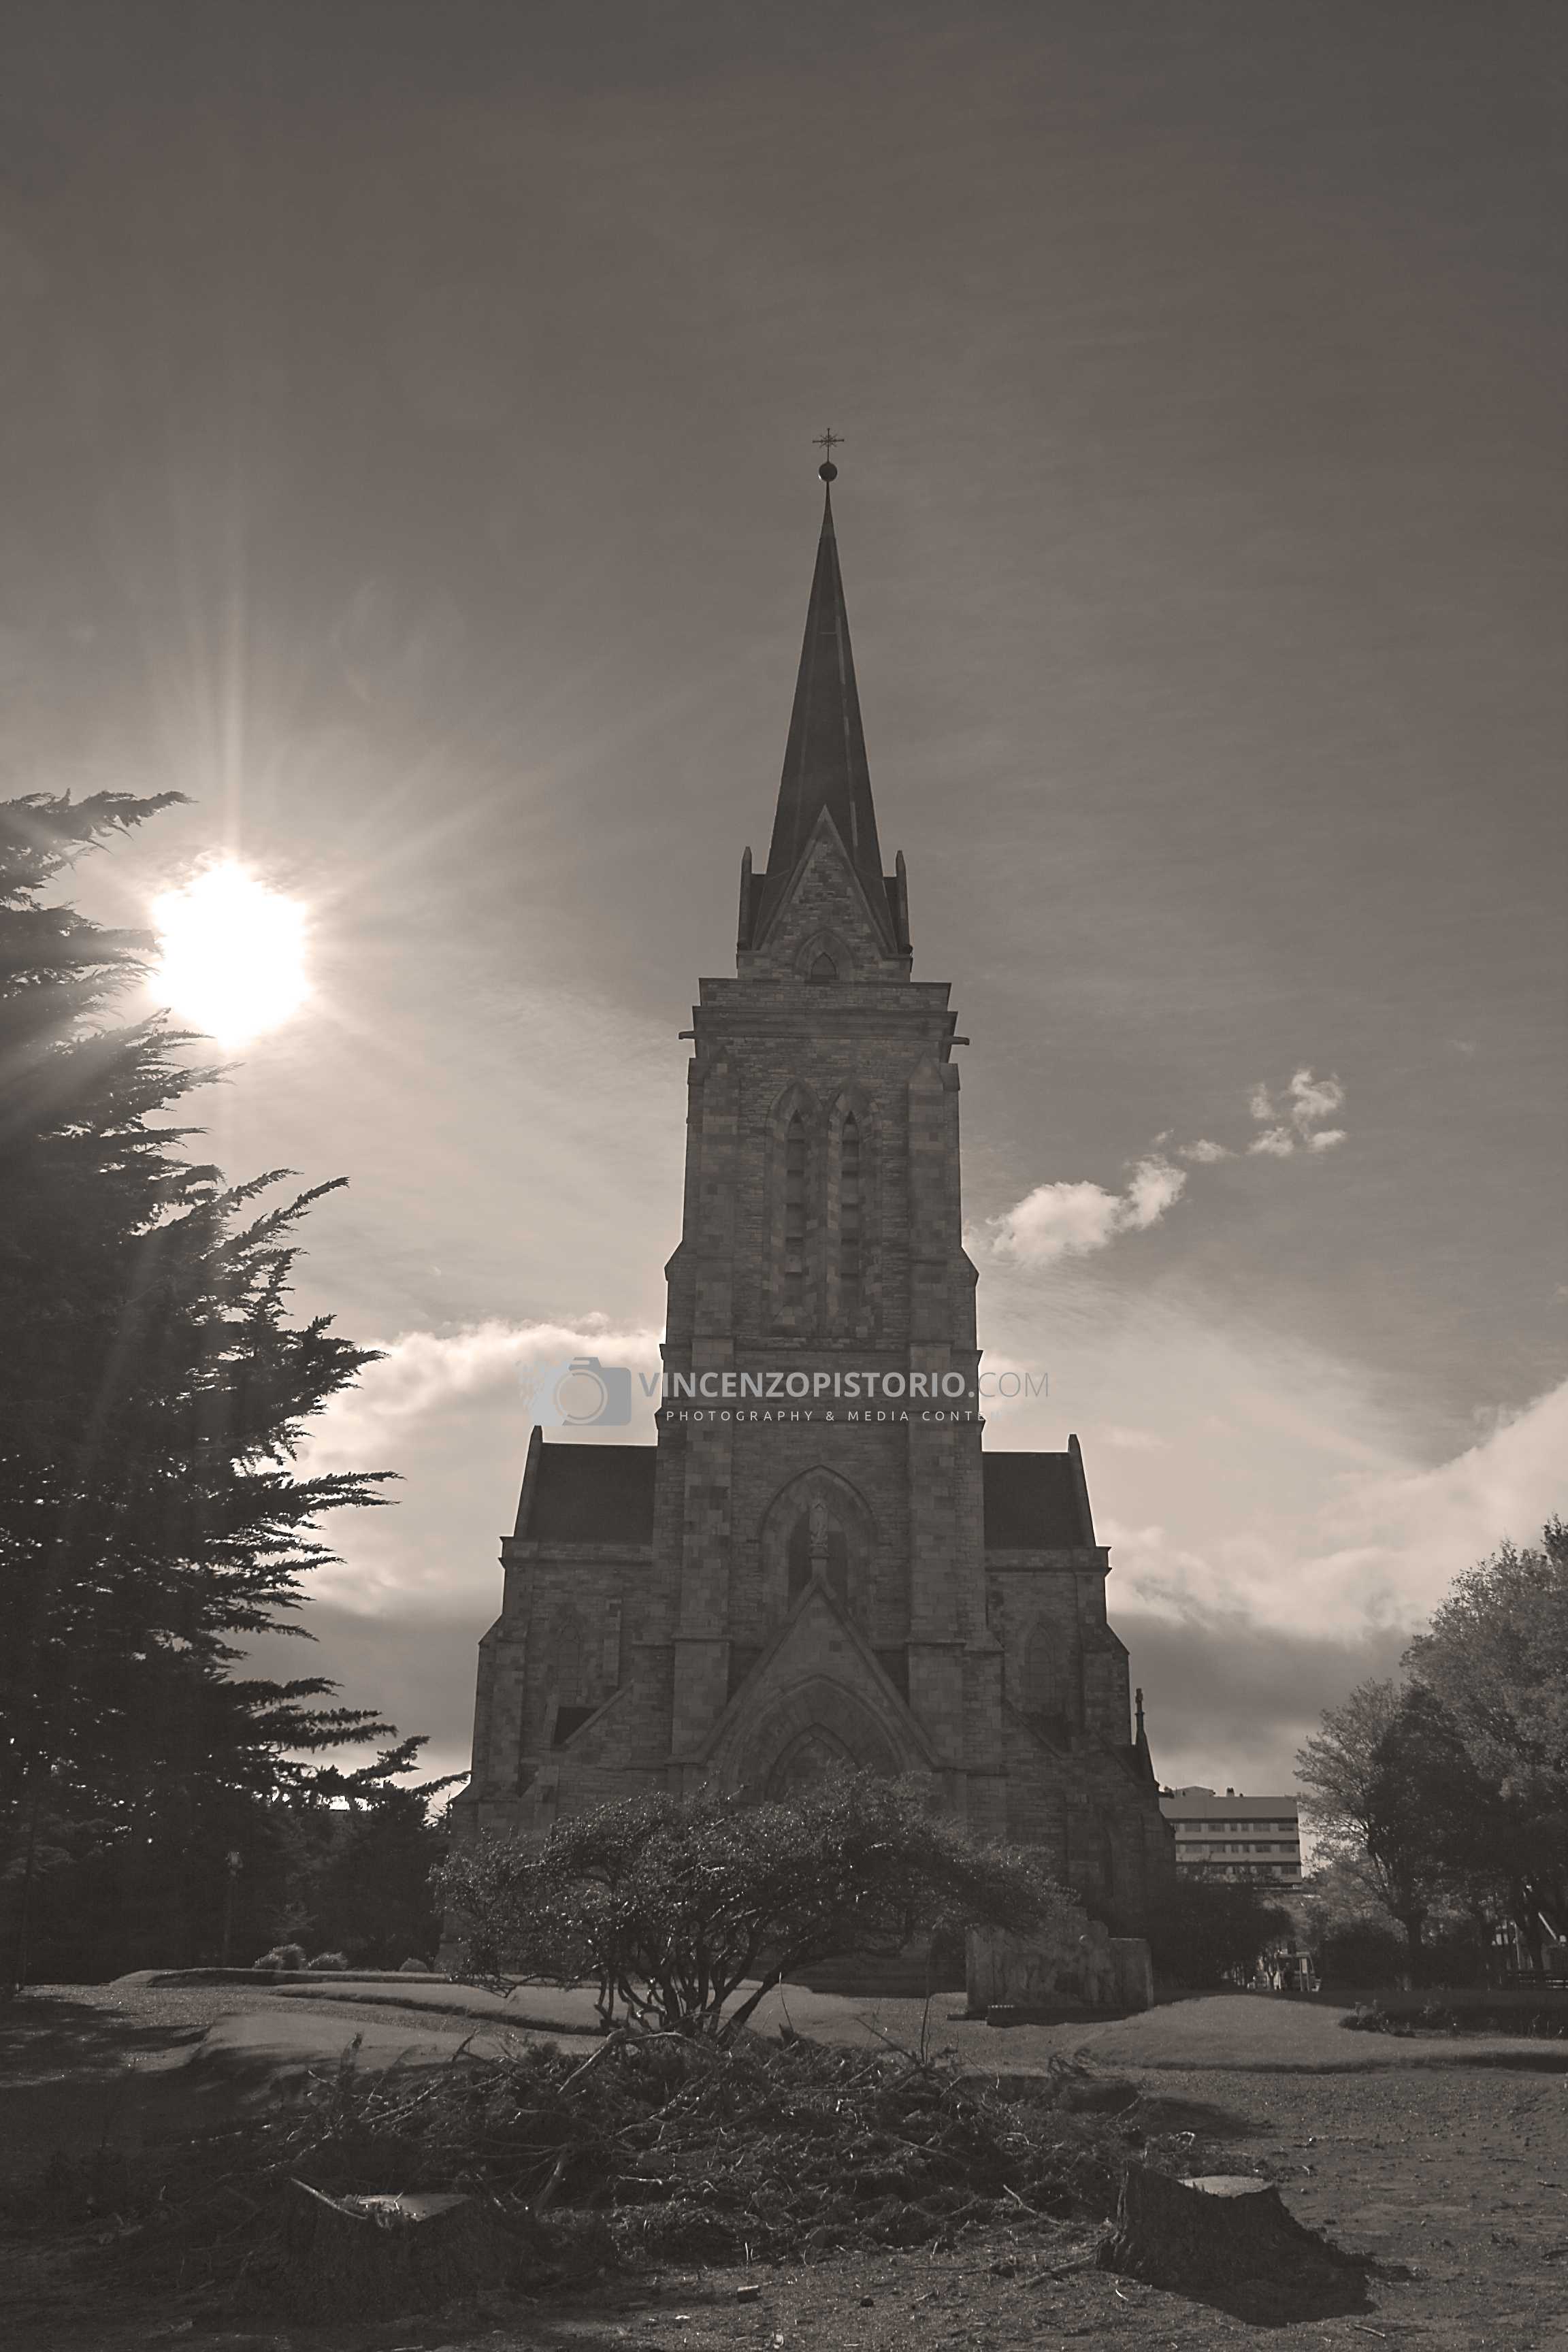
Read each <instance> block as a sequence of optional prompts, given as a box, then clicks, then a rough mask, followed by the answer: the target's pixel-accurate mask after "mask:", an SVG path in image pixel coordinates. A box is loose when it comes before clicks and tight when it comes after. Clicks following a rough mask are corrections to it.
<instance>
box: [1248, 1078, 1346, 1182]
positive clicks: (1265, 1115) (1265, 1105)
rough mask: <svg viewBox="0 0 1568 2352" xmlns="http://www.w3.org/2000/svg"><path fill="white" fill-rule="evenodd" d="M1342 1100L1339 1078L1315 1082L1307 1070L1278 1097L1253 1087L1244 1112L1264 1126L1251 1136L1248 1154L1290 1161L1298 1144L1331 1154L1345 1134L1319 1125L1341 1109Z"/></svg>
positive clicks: (1291, 1081)
mask: <svg viewBox="0 0 1568 2352" xmlns="http://www.w3.org/2000/svg"><path fill="white" fill-rule="evenodd" d="M1344 1099H1345V1090H1344V1088H1343V1087H1342V1085H1341V1084H1340V1081H1339V1080H1338V1078H1333V1077H1329V1078H1315V1077H1314V1076H1312V1073H1311V1071H1310V1070H1309V1069H1300V1070H1297V1071H1296V1072H1294V1073H1293V1075H1292V1076H1291V1079H1290V1082H1289V1086H1287V1087H1284V1088H1283V1089H1282V1090H1281V1092H1280V1094H1279V1097H1275V1096H1273V1095H1271V1094H1270V1092H1269V1090H1268V1087H1264V1086H1258V1087H1253V1088H1252V1089H1251V1091H1250V1092H1249V1094H1248V1096H1247V1108H1248V1109H1249V1110H1250V1112H1251V1113H1252V1116H1253V1118H1255V1119H1257V1120H1258V1121H1259V1122H1260V1123H1265V1124H1264V1132H1263V1133H1262V1134H1261V1135H1258V1136H1254V1138H1253V1139H1252V1141H1251V1142H1250V1143H1249V1144H1248V1145H1247V1150H1248V1151H1249V1152H1251V1153H1253V1154H1255V1155H1256V1154H1258V1153H1259V1152H1261V1153H1262V1154H1263V1155H1264V1156H1265V1157H1266V1158H1268V1159H1272V1160H1289V1157H1290V1155H1291V1153H1292V1152H1293V1151H1294V1150H1296V1148H1297V1146H1298V1144H1300V1145H1303V1146H1304V1147H1305V1148H1306V1149H1307V1150H1309V1151H1330V1150H1332V1149H1333V1147H1334V1145H1335V1144H1336V1143H1342V1142H1343V1141H1344V1139H1345V1130H1344V1129H1343V1128H1342V1127H1334V1128H1324V1127H1323V1126H1322V1125H1321V1122H1322V1121H1323V1120H1324V1119H1325V1118H1332V1117H1333V1115H1334V1113H1335V1111H1337V1110H1340V1109H1342V1108H1343V1106H1344Z"/></svg>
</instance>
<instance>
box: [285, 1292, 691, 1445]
mask: <svg viewBox="0 0 1568 2352" xmlns="http://www.w3.org/2000/svg"><path fill="white" fill-rule="evenodd" d="M370 1344H371V1345H372V1346H374V1347H379V1348H380V1349H382V1356H381V1360H380V1361H379V1362H378V1363H374V1364H368V1365H367V1366H366V1367H365V1370H363V1372H362V1373H361V1375H360V1378H359V1381H358V1382H357V1384H356V1385H355V1386H354V1387H353V1388H352V1389H347V1390H345V1391H342V1394H340V1395H338V1396H336V1397H334V1398H333V1399H332V1400H331V1403H330V1404H329V1405H328V1406H327V1407H326V1409H325V1411H324V1412H321V1414H320V1415H319V1417H318V1418H317V1420H316V1422H315V1423H314V1424H313V1426H312V1429H311V1432H310V1436H309V1438H308V1439H307V1441H306V1444H305V1447H304V1449H303V1450H302V1457H301V1458H302V1459H303V1460H304V1461H305V1462H306V1463H307V1464H308V1466H309V1468H310V1470H311V1472H319V1471H324V1470H339V1469H347V1468H350V1467H353V1468H361V1469H363V1468H373V1467H374V1466H376V1465H377V1464H378V1463H380V1462H381V1461H384V1459H385V1458H386V1457H387V1456H388V1455H389V1454H396V1452H397V1450H398V1448H399V1447H400V1445H402V1444H405V1443H406V1442H407V1440H408V1438H409V1437H410V1436H411V1435H412V1434H414V1433H416V1432H417V1431H418V1430H419V1429H420V1428H421V1427H422V1425H423V1424H426V1423H429V1422H430V1421H431V1420H432V1419H433V1418H435V1417H436V1416H437V1415H439V1414H441V1413H442V1412H446V1411H447V1410H448V1409H450V1408H451V1407H452V1406H454V1405H458V1404H470V1405H478V1404H483V1403H489V1404H492V1405H493V1404H497V1403H500V1404H502V1405H503V1406H504V1405H506V1404H508V1403H511V1404H515V1407H516V1410H517V1412H518V1414H519V1416H520V1418H521V1415H522V1414H523V1413H524V1412H526V1410H527V1407H528V1403H529V1402H530V1399H531V1396H532V1394H533V1393H534V1391H535V1390H536V1389H537V1387H538V1385H539V1381H540V1376H541V1375H542V1374H543V1373H545V1372H547V1371H548V1370H550V1369H551V1368H552V1367H553V1366H557V1365H562V1364H567V1363H570V1362H571V1361H572V1360H573V1359H574V1357H578V1356H597V1357H598V1358H599V1359H600V1360H601V1362H604V1363H606V1364H612V1363H613V1364H626V1365H629V1366H631V1367H632V1369H633V1370H637V1371H641V1372H645V1373H648V1374H651V1373H652V1372H653V1371H654V1370H656V1369H657V1367H658V1361H659V1354H658V1347H659V1335H658V1332H657V1331H649V1330H646V1329H639V1328H623V1327H620V1326H617V1325H616V1324H613V1323H612V1322H611V1321H610V1319H609V1318H608V1317H606V1316H603V1315H585V1316H584V1317H583V1318H581V1320H580V1321H578V1322H576V1323H571V1324H567V1323H502V1322H485V1323H476V1324H470V1325H468V1327H466V1328H463V1329H460V1330H457V1331H447V1332H441V1331H403V1332H400V1333H399V1334H398V1336H397V1337H396V1338H395V1339H384V1340H373V1341H372V1342H370ZM634 1401H635V1402H641V1396H640V1387H639V1388H638V1389H637V1391H634ZM648 1410H649V1411H650V1412H651V1405H650V1406H649V1408H648ZM641 1418H643V1419H646V1418H647V1414H644V1415H642V1416H641ZM616 1434H617V1435H619V1434H624V1433H621V1432H616Z"/></svg>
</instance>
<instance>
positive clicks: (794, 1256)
mask: <svg viewBox="0 0 1568 2352" xmlns="http://www.w3.org/2000/svg"><path fill="white" fill-rule="evenodd" d="M806 1160H807V1150H806V1134H805V1119H804V1118H802V1117H801V1115H800V1113H799V1111H796V1112H795V1116H794V1118H792V1119H791V1120H790V1123H789V1125H788V1127H787V1128H786V1129H785V1130H784V1311H785V1313H786V1314H787V1315H788V1316H789V1318H790V1319H791V1321H792V1323H795V1324H796V1325H798V1323H799V1321H800V1318H801V1314H802V1310H803V1308H804V1307H805V1178H806Z"/></svg>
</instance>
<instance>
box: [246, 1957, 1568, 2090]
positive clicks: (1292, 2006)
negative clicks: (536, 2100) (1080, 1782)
mask: <svg viewBox="0 0 1568 2352" xmlns="http://www.w3.org/2000/svg"><path fill="white" fill-rule="evenodd" d="M280 1990H281V1989H280ZM285 1999H286V2001H287V2008H285ZM962 2000H963V1996H962V1994H956V1993H943V1994H939V1995H938V1996H937V1998H936V1999H935V2000H932V2001H931V2004H930V2006H929V2010H928V2007H927V2004H926V2003H925V2002H924V2001H921V2000H856V1999H853V1998H851V1997H849V1996H847V1995H845V1994H842V1993H821V1992H811V1991H808V1990H806V1988H805V1986H803V1985H784V1986H781V1987H780V1988H779V1989H778V1990H776V1991H775V1992H772V1993H770V1994H769V1995H768V1997H767V1999H766V2000H764V2001H763V2002H762V2003H761V2004H760V2005H759V2007H758V2009H757V2011H756V2014H755V2018H754V2021H753V2022H754V2024H755V2026H756V2029H757V2031H758V2032H763V2033H767V2032H778V2030H779V2029H780V2027H781V2026H784V2025H790V2026H793V2027H794V2028H795V2031H796V2032H801V2033H805V2034H809V2035H810V2036H811V2037H812V2038H813V2039H814V2040H816V2041H821V2042H847V2043H850V2044H854V2045H861V2046H865V2047H874V2046H875V2045H876V2044H878V2043H879V2042H896V2043H899V2044H901V2045H902V2046H903V2047H904V2048H906V2049H914V2048H918V2047H919V2046H920V2045H921V2041H922V2039H923V2040H924V2041H925V2042H927V2043H928V2044H934V2045H935V2046H936V2047H937V2048H942V2047H946V2048H950V2049H953V2050H955V2051H956V2052H957V2053H958V2054H959V2055H960V2056H961V2057H962V2058H963V2059H964V2060H965V2061H966V2062H967V2063H970V2064H973V2065H975V2066H982V2067H984V2068H986V2069H991V2068H995V2069H997V2070H998V2071H1000V2072H1004V2073H1009V2074H1012V2073H1017V2072H1020V2071H1025V2072H1026V2071H1028V2070H1029V2069H1031V2068H1037V2067H1043V2066H1047V2065H1048V2064H1049V2063H1050V2061H1051V2059H1052V2058H1053V2057H1055V2056H1067V2055H1070V2054H1072V2053H1077V2052H1081V2053H1083V2054H1084V2055H1085V2056H1086V2057H1089V2058H1092V2059H1093V2061H1094V2062H1095V2063H1096V2064H1098V2065H1101V2066H1104V2067H1106V2068H1109V2069H1117V2068H1122V2067H1127V2068H1131V2069H1134V2070H1141V2069H1143V2068H1152V2069H1158V2070H1163V2069H1167V2068H1177V2069H1182V2070H1187V2069H1194V2068H1198V2069H1203V2070H1205V2071H1216V2070H1217V2071H1219V2072H1224V2073H1240V2074H1375V2073H1381V2072H1383V2071H1384V2070H1385V2069H1387V2068H1389V2067H1405V2066H1476V2065H1509V2064H1513V2065H1516V2066H1520V2067H1521V2068H1526V2069H1531V2070H1539V2071H1541V2072H1542V2073H1558V2072H1561V2073H1568V2042H1552V2041H1543V2040H1534V2039H1530V2038H1527V2037H1525V2036H1522V2035H1517V2034H1500V2033H1466V2034H1461V2035H1457V2036H1455V2035H1448V2034H1418V2035H1415V2036H1413V2037H1411V2038H1409V2039H1406V2038H1405V2037H1404V2036H1402V2035H1395V2034H1387V2033H1348V2032H1346V2031H1345V2029H1344V2027H1343V2026H1342V2024H1341V2022H1340V2020H1341V2019H1342V2017H1343V2016H1344V2015H1345V2014H1346V2012H1345V2011H1343V2010H1342V2009H1337V2008H1333V2007H1331V2006H1328V2005H1326V2004H1324V2003H1321V2002H1317V2001H1302V2000H1291V1999H1289V1997H1288V1996H1285V1995H1281V1994H1278V1993H1210V1994H1204V1995H1200V1996H1197V1997H1196V1998H1194V1999H1189V2000H1177V2001H1168V2002H1165V2003H1163V2004H1162V2006H1161V2007H1160V2008H1158V2009H1152V2010H1148V2011H1144V2012H1143V2014H1142V2015H1141V2016H1137V2017H1126V2018H1119V2019H1115V2020H1112V2021H1109V2022H1107V2023H1106V2024H1103V2025H1093V2024H1086V2023H1085V2021H1083V2020H1082V2019H1081V2018H1079V2019H1075V2020H1073V2021H1070V2022H1068V2023H1066V2024H1062V2025H1017V2026H1007V2027H1003V2028H1000V2029H998V2028H995V2027H992V2026H987V2025H985V2024H984V2023H980V2022H978V2021H969V2020H967V2019H964V2018H963V2017H962V2016H961V2015H960V2014H959V2013H958V2012H959V2011H960V2009H961V2006H962ZM340 2005H341V2006H342V2009H343V2010H344V2011H353V2013H354V2016H355V2019H356V2025H355V2029H354V2030H357V2031H362V2032H364V2033H365V2036H366V2044H365V2047H366V2063H387V2062H386V2061H385V2060H384V2059H382V2058H379V2057H376V2058H373V2057H372V2056H371V2055H370V2053H371V2052H372V2050H373V2049H374V2051H377V2052H379V2051H380V2050H382V2049H384V2048H389V2047H391V2046H392V2045H393V2044H394V2043H395V2042H397V2041H398V2040H399V2038H400V2037H401V2040H402V2042H404V2043H405V2044H409V2043H411V2041H412V2038H413V2036H412V2026H413V2021H414V2019H415V2017H416V2015H417V2020H418V2031H419V2033H420V2034H422V2035H423V2034H424V2033H426V2031H427V2030H433V2029H435V2028H436V2026H437V2019H439V2020H440V2021H441V2024H442V2025H443V2026H447V2027H448V2028H449V2027H450V2026H451V2025H452V2024H453V2023H455V2022H456V2021H459V2020H460V2021H462V2022H463V2023H464V2025H465V2026H466V2027H467V2028H468V2029H469V2030H471V2029H472V2028H473V2027H475V2026H479V2027H481V2028H485V2029H505V2028H510V2030H511V2031H513V2032H534V2033H591V2032H595V2031H596V2029H597V2024H598V2016H597V2011H595V2006H594V1996H593V1993H592V1990H590V1988H588V1987H587V1986H573V1987H569V1988H567V1989H565V1990H561V1989H557V1988H554V1987H552V1986H548V1985H521V1986H519V1987H517V1988H516V1989H515V1990H513V1991H512V1992H511V1993H510V1994H509V1995H508V1996H507V1997H506V1998H505V1999H504V2000H502V1999H501V1998H500V1996H499V1995H497V1994H495V1993H487V1992H482V1991H479V1990H475V1989H471V1988H469V1987H467V1986H463V1985H452V1984H443V1985H434V1984H432V1985H420V1984H415V1985H414V1986H412V1987H411V1988H409V1990H407V1991H406V1992H405V1991H403V1990H400V1989H399V1988H398V1987H397V1986H395V1985H385V1986H379V1985H377V1986H361V1987H359V1988H357V1989H356V1988H354V1987H353V1986H349V1985H342V1986H333V1985H331V1984H330V1983H327V1984H322V1982H321V1980H320V1979H316V1980H314V1981H313V1982H310V1983H306V1984H302V1985H300V1986H298V1987H289V1988H288V1989H287V1992H286V1996H285V1997H281V1998H279V1999H276V2000H273V2001H272V2002H270V2003H268V2016H267V2019H266V2031H267V2032H268V2034H270V2035H272V2036H273V2037H277V2036H278V2035H279V2033H284V2034H286V2033H287V2032H288V2031H289V2026H288V2017H289V2015H290V2014H292V2013H293V2012H295V2011H298V2012H299V2013H300V2025H301V2029H303V2028H304V2025H305V2012H306V2011H307V2010H309V2011H316V2012H319V2011H321V2010H322V2009H325V2008H336V2007H338V2006H340ZM399 2011H401V2013H402V2015H403V2016H404V2017H405V2018H406V2019H408V2020H409V2021H410V2023H409V2025H408V2026H405V2027H399V2026H397V2025H396V2024H395V2023H394V2022H393V2021H392V2020H393V2018H394V2017H395V2016H396V2015H397V2014H398V2012H399ZM280 2013H281V2014H280ZM382 2018H384V2019H385V2023H384V2025H383V2024H382V2023H381V2021H380V2020H381V2019H382ZM322 2023H323V2025H324V2023H325V2020H324V2019H323V2020H322ZM333 2031H335V2032H336V2033H337V2039H338V2046H340V2047H341V2046H342V2042H343V2041H346V2040H347V2038H348V2034H347V2032H345V2031H343V2029H342V2028H341V2027H336V2026H335V2023H334V2026H333V2027H332V2028H328V2029H327V2032H326V2036H325V2039H324V2040H323V2039H322V2038H321V2037H320V2036H319V2033H318V2030H317V2029H316V2028H315V2026H314V2024H312V2027H311V2030H310V2042H311V2046H312V2048H313V2050H314V2051H316V2052H317V2053H319V2052H320V2050H321V2048H322V2047H324V2046H325V2043H326V2042H327V2041H330V2040H331V2034H332V2032H333ZM209 2039H210V2037H209ZM475 2046H478V2045H477V2044H476V2045H475Z"/></svg>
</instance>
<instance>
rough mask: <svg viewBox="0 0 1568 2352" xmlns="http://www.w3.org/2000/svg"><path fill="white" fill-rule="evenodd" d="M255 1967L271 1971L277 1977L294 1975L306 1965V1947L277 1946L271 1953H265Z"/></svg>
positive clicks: (301, 1945)
mask: <svg viewBox="0 0 1568 2352" xmlns="http://www.w3.org/2000/svg"><path fill="white" fill-rule="evenodd" d="M255 1965H256V1967H257V1968H258V1969H271V1970H272V1971H273V1973H274V1974H275V1975H277V1974H283V1975H292V1974H293V1973H294V1972H295V1970H296V1969H302V1968H303V1967H304V1965H305V1947H304V1946H303V1944H276V1945H274V1946H273V1948H272V1949H271V1951H269V1952H263V1953H262V1955H261V1958H259V1959H258V1961H257V1962H256V1963H255Z"/></svg>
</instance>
